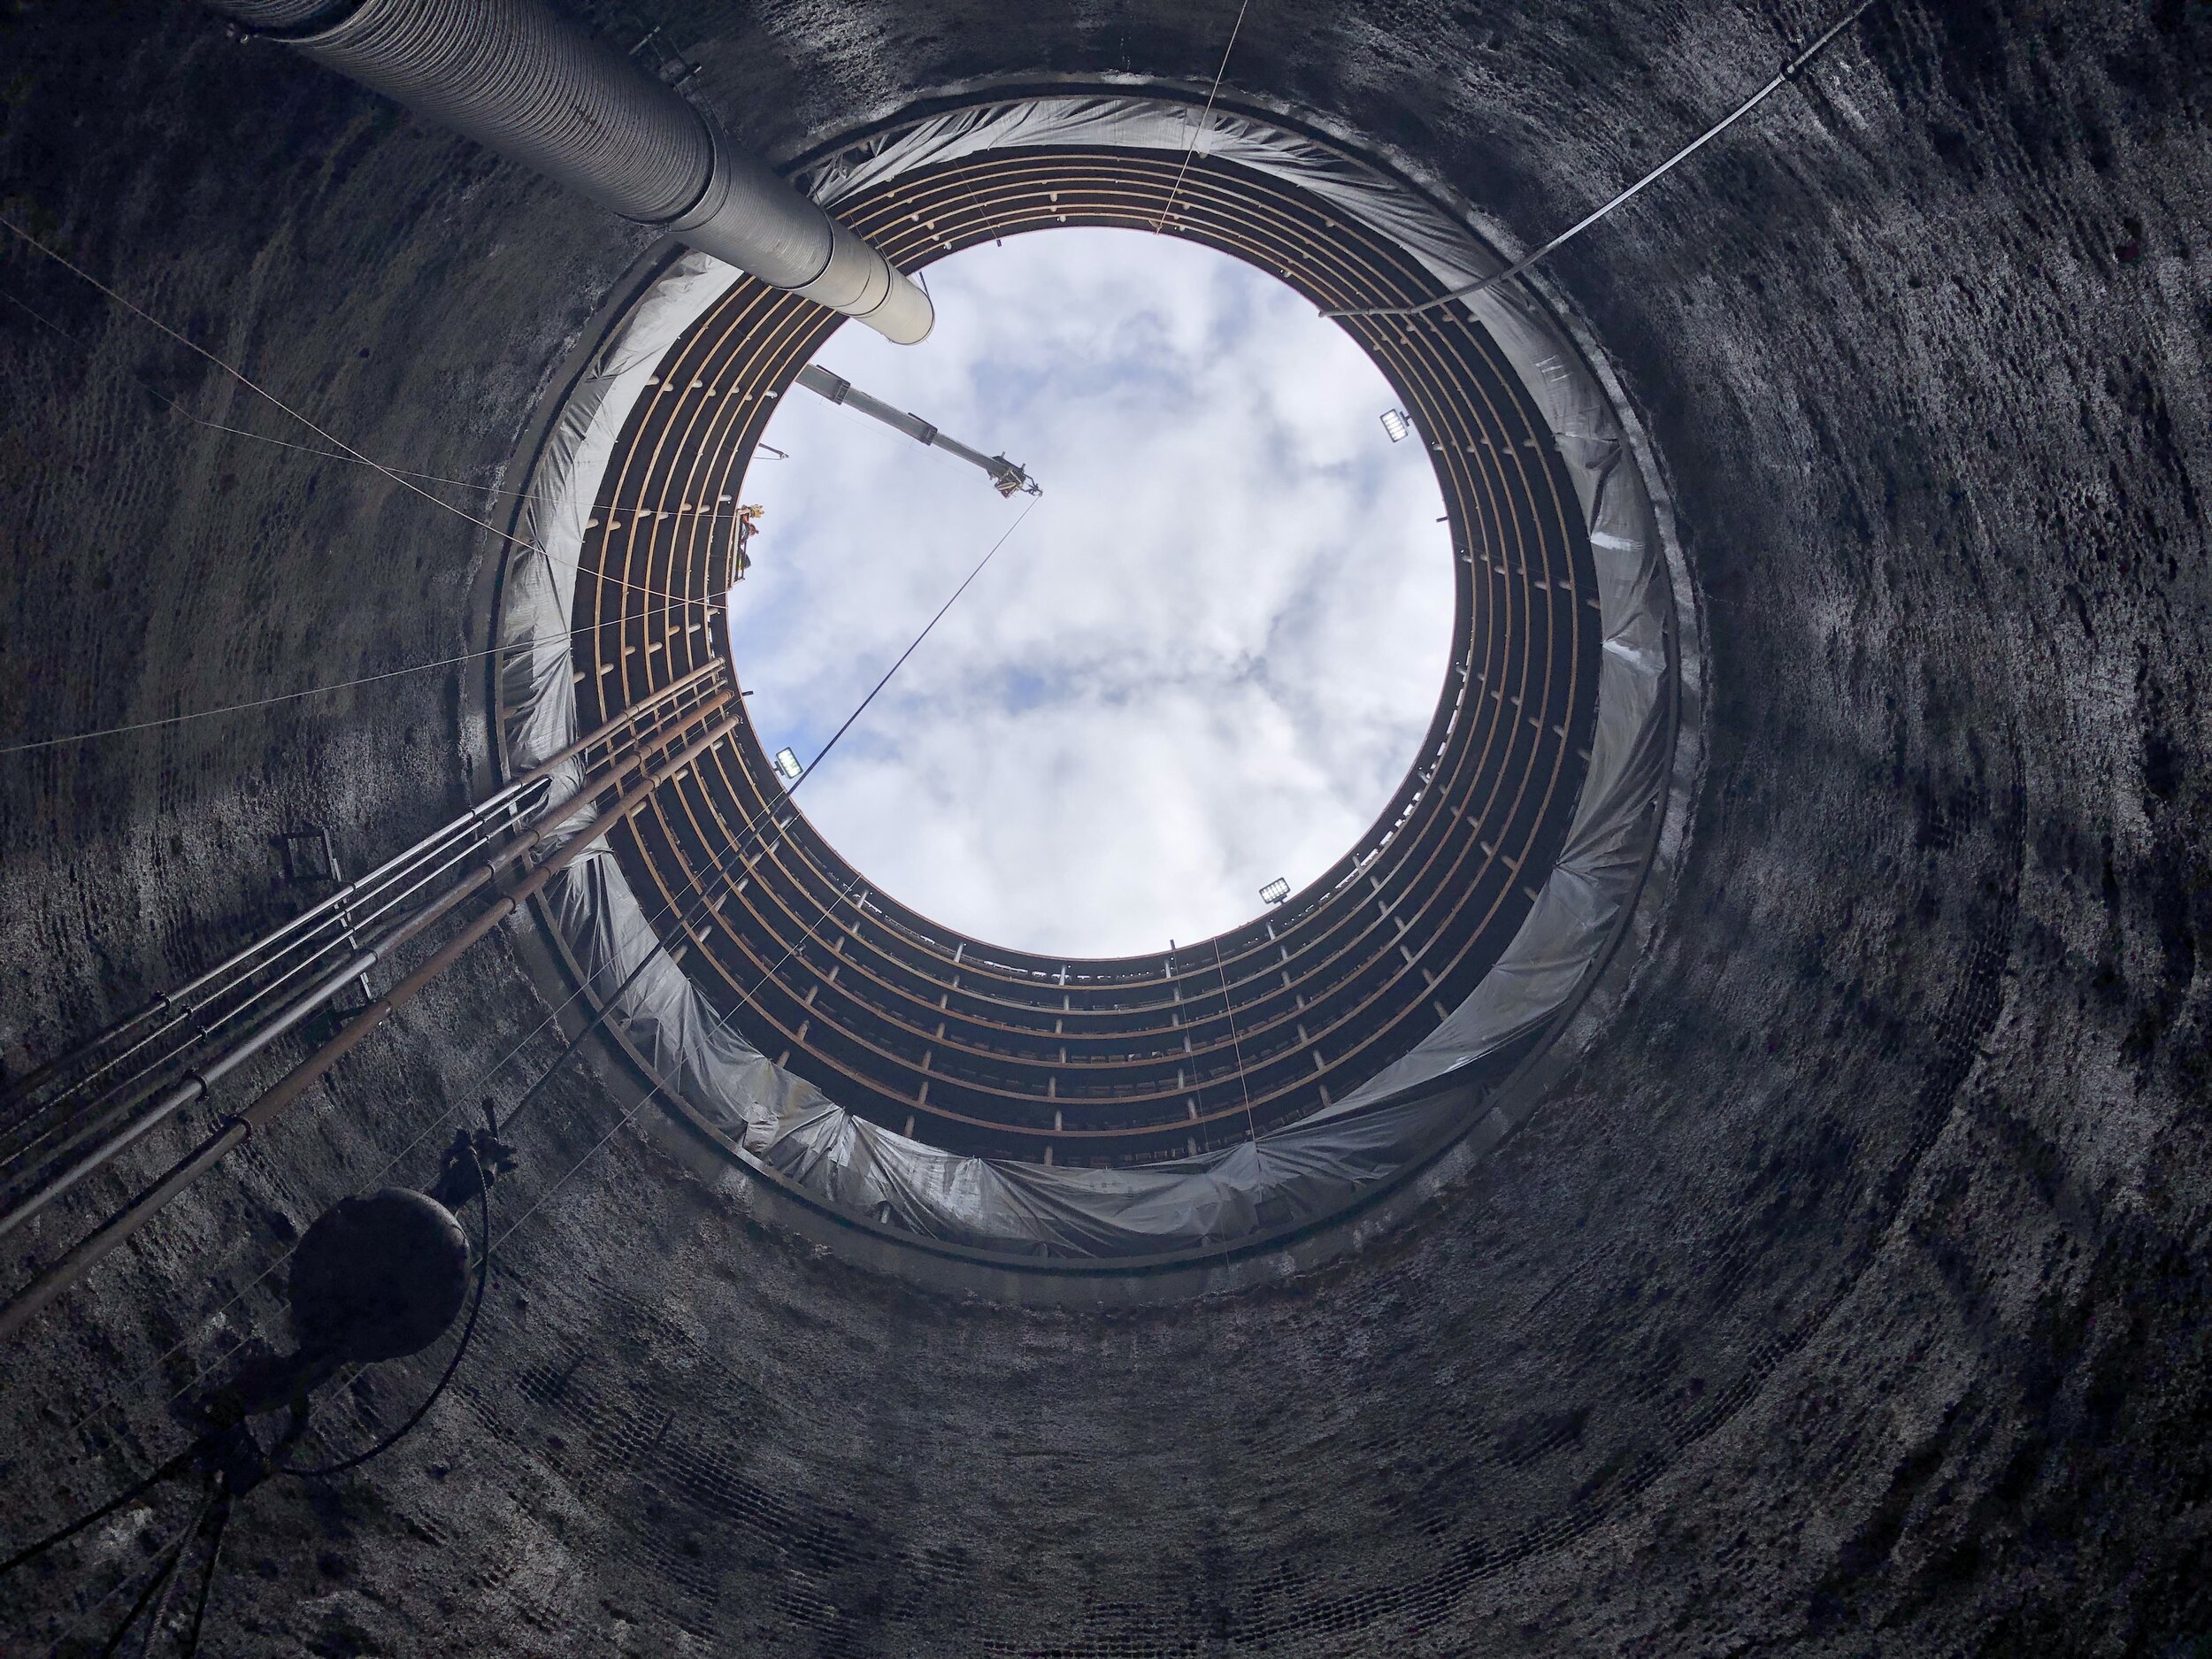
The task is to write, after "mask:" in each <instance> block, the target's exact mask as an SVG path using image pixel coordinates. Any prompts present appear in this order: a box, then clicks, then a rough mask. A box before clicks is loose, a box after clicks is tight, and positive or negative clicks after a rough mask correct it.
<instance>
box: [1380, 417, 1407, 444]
mask: <svg viewBox="0 0 2212 1659" xmlns="http://www.w3.org/2000/svg"><path fill="white" fill-rule="evenodd" d="M1382 424H1383V430H1384V431H1385V432H1386V433H1387V434H1390V441H1391V442H1393V443H1403V442H1405V440H1406V436H1407V434H1409V433H1410V432H1412V430H1413V422H1412V421H1410V420H1409V419H1407V418H1406V411H1404V410H1402V409H1386V410H1384V411H1383V413H1382Z"/></svg>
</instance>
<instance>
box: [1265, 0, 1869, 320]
mask: <svg viewBox="0 0 2212 1659" xmlns="http://www.w3.org/2000/svg"><path fill="white" fill-rule="evenodd" d="M1876 4H1878V0H1858V4H1855V5H1854V6H1853V7H1852V8H1851V9H1850V10H1849V11H1847V12H1845V13H1844V14H1843V15H1842V16H1841V17H1839V18H1838V19H1836V20H1835V21H1834V22H1832V23H1831V24H1830V25H1829V26H1828V27H1826V28H1825V29H1824V30H1822V31H1821V32H1820V34H1819V35H1816V36H1815V37H1814V40H1813V42H1812V44H1811V45H1809V46H1808V47H1806V48H1805V49H1804V50H1802V51H1801V52H1798V53H1796V54H1795V55H1794V56H1793V57H1792V58H1789V59H1788V60H1787V61H1786V62H1785V63H1784V64H1783V65H1782V67H1781V68H1780V69H1779V70H1778V71H1776V73H1775V74H1774V75H1773V77H1772V78H1771V79H1770V80H1769V81H1767V82H1766V84H1765V85H1764V86H1763V87H1761V88H1759V89H1758V90H1757V91H1755V92H1754V93H1753V94H1752V95H1751V96H1749V97H1747V98H1746V99H1745V100H1744V101H1743V102H1742V103H1740V104H1738V105H1737V106H1736V107H1735V108H1734V109H1732V110H1731V111H1729V112H1728V113H1727V114H1726V115H1724V116H1723V117H1721V119H1719V120H1717V121H1716V122H1714V123H1713V124H1712V126H1710V127H1707V128H1706V129H1705V130H1704V131H1703V132H1702V133H1701V134H1698V135H1697V137H1695V138H1694V139H1692V140H1691V141H1690V142H1688V143H1686V144H1685V145H1683V146H1682V148H1681V149H1679V150H1676V151H1675V152H1674V154H1672V155H1671V156H1669V157H1667V158H1666V159H1665V160H1664V161H1663V162H1661V163H1660V164H1659V165H1657V166H1655V167H1654V168H1653V169H1652V170H1651V171H1650V172H1649V173H1646V174H1644V176H1643V177H1642V178H1640V179H1639V180H1636V182H1635V183H1633V184H1632V185H1630V186H1629V187H1628V188H1626V189H1624V190H1623V191H1621V192H1620V193H1619V194H1617V196H1613V197H1612V199H1611V200H1609V201H1608V202H1606V203H1605V204H1603V205H1602V206H1601V207H1599V208H1598V209H1596V210H1595V211H1593V212H1590V213H1586V214H1585V215H1584V216H1583V217H1582V218H1581V219H1578V220H1576V221H1575V223H1573V224H1572V225H1571V226H1569V227H1567V228H1566V229H1565V230H1563V231H1561V232H1560V233H1559V234H1558V235H1556V236H1554V237H1553V238H1552V239H1551V240H1550V241H1549V242H1546V243H1544V245H1543V246H1542V247H1540V248H1538V249H1537V250H1535V251H1534V252H1532V253H1528V254H1525V255H1523V256H1522V257H1520V258H1519V259H1517V260H1515V261H1514V262H1513V264H1511V265H1508V266H1507V267H1506V268H1505V269H1504V270H1502V271H1500V272H1498V273H1495V274H1494V275H1492V276H1486V277H1484V278H1483V279H1482V280H1480V281H1478V282H1470V283H1469V284H1468V285H1467V286H1466V287H1464V288H1454V289H1453V290H1452V291H1451V292H1450V293H1448V294H1440V295H1438V296H1436V297H1435V298H1434V299H1432V300H1423V301H1422V302H1421V303H1419V304H1417V305H1370V306H1365V307H1362V308H1358V309H1354V310H1336V311H1323V312H1322V313H1321V315H1322V316H1324V317H1329V318H1336V319H1342V318H1347V317H1419V316H1422V315H1424V314H1425V313H1426V312H1429V311H1437V310H1439V309H1440V308H1441V307H1443V306H1446V305H1448V304H1450V303H1452V302H1453V301H1454V300H1463V299H1472V298H1473V297H1474V296H1476V295H1478V294H1481V293H1484V292H1486V291H1487V290H1488V289H1491V288H1496V287H1498V286H1500V285H1501V284H1502V283H1507V282H1510V281H1512V280H1514V278H1516V277H1517V276H1520V275H1522V274H1523V273H1525V272H1526V271H1528V270H1529V269H1530V268H1531V267H1532V266H1533V265H1536V264H1537V263H1538V262H1539V261H1540V260H1541V259H1543V258H1545V257H1547V256H1548V255H1550V254H1552V253H1555V252H1556V251H1557V250H1559V249H1561V248H1563V247H1565V246H1566V245H1567V244H1568V243H1569V242H1572V241H1573V240H1574V239H1575V238H1576V237H1578V236H1579V235H1581V234H1582V233H1583V232H1584V231H1586V230H1588V229H1589V228H1590V227H1592V226H1593V225H1595V224H1597V223H1598V222H1599V221H1600V220H1601V219H1605V218H1607V217H1608V216H1609V215H1610V214H1611V213H1612V211H1614V210H1615V209H1616V208H1619V207H1624V206H1626V205H1627V204H1629V203H1630V202H1632V201H1634V200H1635V199H1636V197H1638V196H1641V195H1642V194H1643V193H1644V191H1645V190H1646V189H1647V188H1649V187H1651V186H1652V185H1655V184H1656V183H1658V181H1659V180H1662V179H1663V178H1665V177H1666V176H1667V174H1669V173H1672V172H1673V171H1674V170H1675V169H1676V168H1677V167H1678V166H1680V165H1682V164H1683V163H1684V162H1686V161H1687V160H1688V159H1689V158H1690V157H1692V156H1694V155H1695V154H1697V152H1698V151H1699V150H1702V149H1704V148H1705V146H1706V145H1708V144H1709V143H1711V142H1713V141H1714V140H1715V139H1717V138H1718V137H1719V136H1720V135H1721V134H1723V133H1724V132H1726V131H1727V130H1728V129H1729V128H1730V127H1733V126H1734V125H1735V124H1736V123H1737V122H1738V121H1740V120H1741V119H1743V118H1744V117H1745V116H1747V115H1748V114H1750V113H1751V111H1754V110H1755V109H1757V108H1758V107H1759V106H1760V105H1761V104H1764V103H1765V102H1766V101H1767V100H1768V99H1769V98H1770V97H1772V96H1774V95H1775V94H1776V93H1778V92H1779V91H1780V90H1781V89H1782V88H1784V87H1786V86H1787V85H1788V84H1789V83H1790V82H1791V81H1795V80H1796V79H1797V78H1798V76H1800V75H1801V74H1802V73H1804V72H1805V69H1806V67H1807V66H1808V65H1810V64H1811V62H1812V61H1813V59H1814V58H1817V57H1819V56H1820V54H1821V53H1822V52H1824V51H1825V50H1828V47H1829V45H1830V43H1831V42H1833V41H1834V40H1835V39H1836V37H1837V36H1838V35H1841V34H1842V33H1843V32H1844V30H1846V29H1847V28H1849V27H1851V26H1852V25H1853V24H1854V23H1856V22H1857V21H1858V20H1859V19H1861V18H1863V17H1864V16H1865V15H1866V14H1867V12H1870V11H1871V10H1873V8H1874V6H1875V5H1876ZM1226 61H1227V60H1226V58H1224V62H1225V63H1226Z"/></svg>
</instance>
